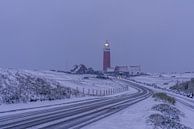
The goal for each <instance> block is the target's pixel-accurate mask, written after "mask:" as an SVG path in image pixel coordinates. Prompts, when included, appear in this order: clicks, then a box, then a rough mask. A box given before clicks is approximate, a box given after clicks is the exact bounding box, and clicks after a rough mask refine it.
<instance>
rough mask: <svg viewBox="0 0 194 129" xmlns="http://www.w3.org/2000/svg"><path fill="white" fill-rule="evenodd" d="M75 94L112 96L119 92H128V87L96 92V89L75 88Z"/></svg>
mask: <svg viewBox="0 0 194 129" xmlns="http://www.w3.org/2000/svg"><path fill="white" fill-rule="evenodd" d="M76 91H77V93H81V94H83V95H84V96H85V95H89V96H107V95H113V94H118V93H121V92H125V91H129V87H128V86H126V87H122V88H111V89H103V90H97V89H86V88H78V87H76Z"/></svg>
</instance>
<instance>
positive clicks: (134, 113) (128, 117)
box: [83, 98, 156, 129]
mask: <svg viewBox="0 0 194 129" xmlns="http://www.w3.org/2000/svg"><path fill="white" fill-rule="evenodd" d="M155 103H156V102H154V101H153V99H152V98H149V99H146V100H144V101H142V102H139V103H137V104H135V105H132V106H130V107H129V108H127V109H125V110H123V111H121V112H119V113H117V114H115V115H112V116H110V117H107V118H105V119H102V120H100V121H98V122H96V123H93V124H91V125H88V126H86V127H84V128H83V129H152V127H151V126H150V125H148V124H146V119H147V117H149V115H150V114H151V113H152V112H153V111H151V107H152V106H153V105H154V104H155Z"/></svg>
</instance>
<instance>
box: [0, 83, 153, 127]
mask: <svg viewBox="0 0 194 129" xmlns="http://www.w3.org/2000/svg"><path fill="white" fill-rule="evenodd" d="M123 81H124V80H123ZM125 82H126V83H128V84H129V86H130V87H132V88H135V89H137V91H138V92H137V93H133V94H122V95H118V96H114V97H101V98H97V99H93V100H91V99H90V100H88V101H83V102H79V103H77V104H76V103H75V104H72V105H68V106H59V107H55V108H51V109H45V110H39V111H31V112H27V113H22V114H16V115H10V116H6V117H0V128H1V129H27V128H29V129H39V128H43V129H44V128H45V129H69V128H72V129H80V128H82V127H84V126H86V125H88V124H91V123H93V122H96V121H98V120H100V119H103V118H105V117H107V116H110V115H112V114H115V113H117V112H119V111H121V110H123V109H125V108H127V107H129V106H131V105H133V104H135V103H138V102H140V101H142V100H145V99H147V98H148V97H150V96H151V95H152V91H151V90H150V89H148V88H145V87H141V86H139V85H135V84H132V83H130V82H128V81H125Z"/></svg>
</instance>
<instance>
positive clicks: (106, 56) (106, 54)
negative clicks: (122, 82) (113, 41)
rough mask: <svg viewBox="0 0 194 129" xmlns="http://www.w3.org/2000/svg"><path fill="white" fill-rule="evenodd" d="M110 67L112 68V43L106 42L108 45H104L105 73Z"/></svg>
mask: <svg viewBox="0 0 194 129" xmlns="http://www.w3.org/2000/svg"><path fill="white" fill-rule="evenodd" d="M110 67H111V54H110V43H109V42H108V41H106V43H105V44H104V55H103V71H104V72H107V69H108V68H110Z"/></svg>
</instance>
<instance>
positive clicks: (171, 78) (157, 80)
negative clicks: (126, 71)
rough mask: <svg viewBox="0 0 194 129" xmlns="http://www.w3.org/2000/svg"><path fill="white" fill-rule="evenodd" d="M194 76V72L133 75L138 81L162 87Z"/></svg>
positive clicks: (168, 86)
mask: <svg viewBox="0 0 194 129" xmlns="http://www.w3.org/2000/svg"><path fill="white" fill-rule="evenodd" d="M191 78H194V73H171V74H170V73H169V74H150V75H146V76H137V77H131V79H132V80H135V81H137V82H142V83H147V84H154V85H157V86H159V87H161V88H170V87H172V86H174V85H175V84H176V83H177V82H178V83H181V82H185V81H189V80H190V79H191Z"/></svg>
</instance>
